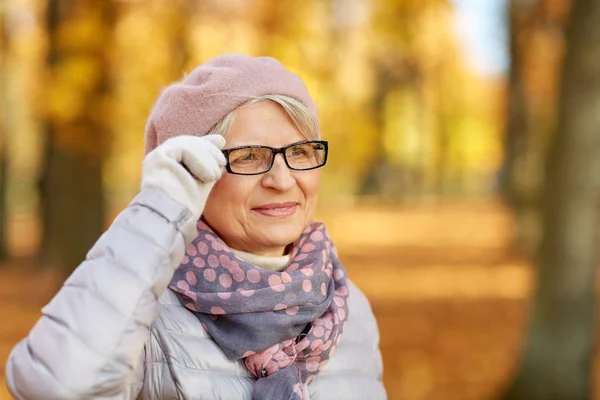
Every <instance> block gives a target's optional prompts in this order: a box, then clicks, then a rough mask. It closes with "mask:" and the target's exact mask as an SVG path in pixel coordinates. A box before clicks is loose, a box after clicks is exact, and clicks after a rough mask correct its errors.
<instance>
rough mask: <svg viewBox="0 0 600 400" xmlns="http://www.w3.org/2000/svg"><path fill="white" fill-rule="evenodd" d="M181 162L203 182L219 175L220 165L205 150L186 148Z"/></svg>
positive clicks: (215, 178) (212, 179)
mask: <svg viewBox="0 0 600 400" xmlns="http://www.w3.org/2000/svg"><path fill="white" fill-rule="evenodd" d="M202 155H204V157H202ZM182 162H183V163H184V164H185V165H186V166H187V168H188V169H189V171H190V172H191V173H192V174H193V175H194V176H195V177H196V178H197V179H199V180H201V181H203V182H210V181H214V180H217V179H218V178H219V177H220V176H221V167H220V166H219V164H218V163H217V160H216V159H215V158H214V157H212V155H210V154H207V152H206V151H203V152H200V151H197V150H196V151H194V149H186V150H184V152H183V159H182Z"/></svg>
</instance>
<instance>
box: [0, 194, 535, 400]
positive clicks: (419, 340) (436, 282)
mask: <svg viewBox="0 0 600 400" xmlns="http://www.w3.org/2000/svg"><path fill="white" fill-rule="evenodd" d="M320 214H321V215H320V216H319V218H318V219H320V220H323V221H325V222H326V224H327V226H328V230H329V231H330V234H331V236H332V237H333V239H334V242H335V243H336V244H337V247H338V250H339V252H340V257H341V259H342V261H343V262H344V263H345V264H346V266H347V268H348V271H349V275H350V277H351V278H352V279H353V280H354V281H355V282H356V283H357V285H358V286H359V287H360V288H361V289H362V290H363V291H364V293H365V294H366V295H367V296H368V297H369V299H370V300H371V302H372V305H373V310H374V312H375V314H376V316H377V318H378V322H379V326H380V331H381V350H382V352H383V359H384V368H385V373H384V381H385V385H386V387H387V390H388V394H389V398H390V399H402V400H421V399H424V400H425V399H426V400H434V399H435V400H459V399H460V400H471V399H472V400H475V399H478V400H480V399H485V398H490V395H492V394H493V392H494V391H496V390H497V389H498V388H499V385H500V384H501V383H502V382H503V381H504V380H505V379H506V378H507V374H508V373H509V372H510V371H511V368H512V366H513V363H514V362H515V356H516V353H517V350H518V346H519V343H520V339H521V331H522V328H523V322H524V317H525V304H526V300H527V296H528V293H529V290H530V278H531V277H530V273H529V268H528V266H527V265H526V263H525V262H524V261H523V260H522V259H520V258H519V257H517V256H515V255H514V253H513V252H512V251H511V250H510V245H509V243H510V237H511V234H512V226H513V225H512V218H511V215H510V214H509V213H508V212H506V211H505V210H504V209H503V208H502V207H500V206H499V205H497V204H496V203H493V202H477V203H459V204H448V203H444V204H429V205H419V206H404V207H398V206H396V207H391V206H390V207H385V206H369V205H363V206H359V207H353V208H347V209H343V208H338V209H336V210H322V211H321V213H320ZM55 281H56V280H55V279H53V278H52V276H51V275H50V274H48V273H46V274H41V273H33V272H31V271H30V270H28V269H25V268H22V269H21V270H20V271H18V270H16V269H15V268H10V267H5V268H1V269H0V360H1V363H2V364H1V365H0V372H1V373H2V375H3V372H4V363H5V360H6V358H7V357H8V354H9V351H10V349H11V348H12V346H13V345H14V344H15V343H16V342H17V341H18V340H19V339H20V338H22V337H23V336H25V335H26V334H27V332H28V330H29V329H30V327H31V326H32V325H33V323H34V321H35V320H36V319H37V318H38V315H39V309H40V306H41V305H43V304H44V303H45V302H47V301H48V300H49V298H50V297H51V296H52V293H53V291H54V288H55V285H56V282H55ZM5 398H9V396H8V394H7V393H6V389H5V388H4V384H3V382H2V388H1V389H0V399H5Z"/></svg>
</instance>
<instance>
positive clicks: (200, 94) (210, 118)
mask: <svg viewBox="0 0 600 400" xmlns="http://www.w3.org/2000/svg"><path fill="white" fill-rule="evenodd" d="M267 94H279V95H285V96H288V97H292V98H294V99H296V100H298V101H299V102H301V103H302V104H304V105H305V106H306V107H307V108H308V110H309V111H310V112H311V113H313V114H314V115H315V117H317V118H318V114H317V107H316V105H315V104H314V102H313V101H312V99H311V97H310V95H309V94H308V90H307V89H306V86H305V85H304V82H302V80H301V79H300V78H299V77H298V76H297V75H295V74H293V73H291V72H289V71H288V70H287V69H285V67H284V66H283V65H281V63H280V62H279V61H277V60H275V59H274V58H271V57H256V58H255V57H250V56H246V55H240V54H227V55H223V56H219V57H216V58H213V59H212V60H210V61H207V62H205V63H204V64H202V65H200V66H199V67H197V68H196V69H194V70H193V71H192V72H191V73H190V74H189V75H187V76H186V77H185V78H184V79H183V80H182V81H180V82H177V83H174V84H172V85H170V86H168V87H166V88H165V89H164V90H163V91H162V93H161V94H160V96H159V98H158V100H157V101H156V104H155V105H154V109H153V110H152V113H151V114H150V117H149V119H148V123H147V124H146V132H145V138H144V142H145V153H146V154H147V153H148V152H149V151H151V150H153V149H154V148H155V147H156V146H158V145H159V144H161V143H162V142H164V141H165V140H167V139H169V138H171V137H174V136H178V135H196V136H202V135H206V134H207V133H208V132H210V130H211V129H212V128H213V126H214V125H215V124H216V123H217V122H219V121H220V120H221V119H223V117H225V116H226V115H227V114H228V113H229V112H230V111H232V110H234V109H236V108H237V107H239V106H240V105H242V104H244V103H246V102H247V101H249V100H251V99H252V98H254V97H257V96H263V95H267Z"/></svg>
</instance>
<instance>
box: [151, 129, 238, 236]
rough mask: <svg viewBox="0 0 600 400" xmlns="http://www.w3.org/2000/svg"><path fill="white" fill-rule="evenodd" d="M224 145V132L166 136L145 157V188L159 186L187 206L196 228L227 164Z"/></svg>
mask: <svg viewBox="0 0 600 400" xmlns="http://www.w3.org/2000/svg"><path fill="white" fill-rule="evenodd" d="M223 146H225V138H224V137H223V136H221V135H205V136H187V135H182V136H176V137H174V138H172V139H169V140H166V141H165V142H163V143H162V144H160V145H159V146H158V147H157V148H155V149H154V150H152V151H151V152H150V153H148V154H147V155H146V158H145V159H144V163H143V167H142V189H144V188H148V187H157V188H159V189H162V190H163V191H164V192H165V193H167V194H168V195H170V196H171V197H173V198H174V199H175V200H177V201H178V202H179V203H181V204H182V205H184V206H185V207H187V208H188V209H189V210H190V211H191V212H192V214H193V216H194V217H195V219H194V220H193V229H195V226H196V222H197V221H198V219H199V218H200V215H201V214H202V211H204V206H205V205H206V200H207V199H208V195H209V194H210V191H211V189H212V188H213V186H214V185H215V183H216V181H217V180H218V179H219V178H220V177H221V175H222V173H223V167H224V166H225V165H226V164H227V160H226V159H225V156H224V155H223V153H222V152H221V149H222V148H223ZM189 229H190V230H192V227H189ZM186 230H187V229H186ZM186 236H187V235H186Z"/></svg>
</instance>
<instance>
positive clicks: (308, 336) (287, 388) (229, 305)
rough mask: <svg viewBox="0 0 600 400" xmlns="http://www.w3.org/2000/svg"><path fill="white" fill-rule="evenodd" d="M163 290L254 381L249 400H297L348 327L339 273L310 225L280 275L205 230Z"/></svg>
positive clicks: (316, 227)
mask: <svg viewBox="0 0 600 400" xmlns="http://www.w3.org/2000/svg"><path fill="white" fill-rule="evenodd" d="M169 287H170V288H171V289H172V290H173V291H174V292H175V293H176V294H177V296H178V297H179V300H180V302H181V303H182V304H183V305H184V306H185V307H186V308H188V309H189V310H191V311H192V312H193V313H194V314H195V315H196V317H198V319H199V320H200V322H201V323H202V325H203V326H204V328H205V329H206V331H207V332H208V333H209V334H210V335H211V336H212V338H213V339H214V340H215V342H216V343H217V344H218V345H219V347H220V348H221V349H222V350H223V352H224V353H225V355H226V356H227V357H228V358H229V359H231V360H240V359H243V360H244V362H245V364H246V367H247V369H248V371H250V373H251V374H252V375H253V376H254V377H256V378H257V381H256V384H255V388H254V397H253V398H254V399H255V400H263V399H283V400H288V399H289V400H299V399H304V385H303V384H304V383H308V382H310V381H311V380H312V379H314V378H315V377H316V376H317V375H318V374H319V372H320V371H321V369H322V368H323V367H324V366H325V364H326V363H327V361H328V360H329V358H330V357H331V356H332V354H333V353H334V352H335V349H336V346H337V345H338V344H339V343H340V340H341V338H342V333H343V331H344V328H345V326H346V322H347V320H348V286H347V284H346V270H345V269H344V266H343V265H342V264H341V263H340V261H339V259H338V257H337V252H336V250H335V247H334V245H333V243H332V242H331V240H330V238H329V236H328V235H327V232H326V230H325V226H324V225H323V224H321V223H313V224H311V225H310V226H309V227H308V228H307V229H306V230H305V231H304V232H303V233H302V235H301V236H300V238H299V239H298V240H297V241H296V242H295V243H294V245H293V248H292V252H291V259H290V262H289V264H288V265H287V267H286V268H285V269H284V270H283V271H281V272H272V271H269V270H265V269H261V268H259V267H257V266H255V265H253V264H250V263H248V262H246V261H244V260H242V259H241V258H239V257H238V256H236V255H235V253H233V252H232V251H231V249H230V248H229V247H228V246H227V245H226V244H225V243H224V242H223V241H222V240H221V239H220V238H219V237H218V236H217V235H216V234H215V233H214V232H213V231H212V229H211V228H210V227H209V226H208V225H206V224H205V223H204V222H203V221H199V222H198V229H197V234H196V237H195V238H194V240H193V241H192V243H191V244H190V246H188V248H187V251H186V255H185V256H184V258H183V260H182V263H181V265H180V266H179V268H178V269H177V270H176V271H175V275H174V276H173V279H172V280H171V283H170V285H169Z"/></svg>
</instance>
